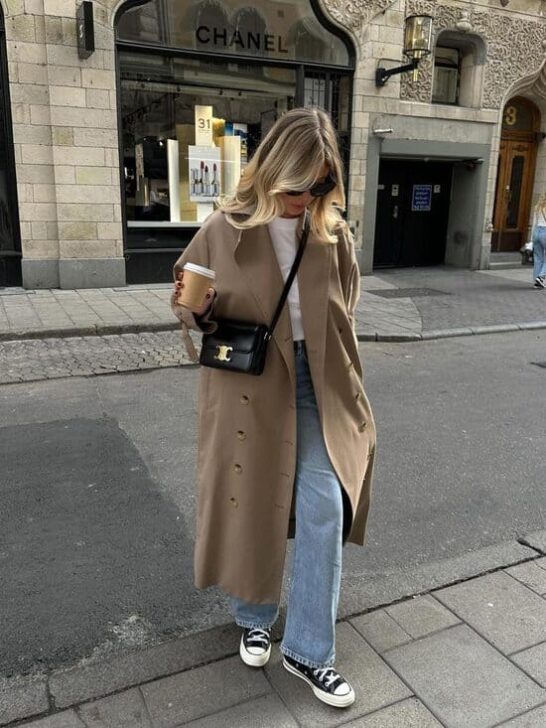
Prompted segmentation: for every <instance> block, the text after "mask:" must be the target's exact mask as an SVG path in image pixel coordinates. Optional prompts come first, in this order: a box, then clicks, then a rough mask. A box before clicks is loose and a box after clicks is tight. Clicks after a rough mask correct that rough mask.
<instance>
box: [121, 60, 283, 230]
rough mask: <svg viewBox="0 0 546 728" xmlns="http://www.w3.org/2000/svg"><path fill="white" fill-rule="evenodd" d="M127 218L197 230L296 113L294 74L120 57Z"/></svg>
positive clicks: (240, 66) (273, 69) (236, 65)
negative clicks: (272, 131)
mask: <svg viewBox="0 0 546 728" xmlns="http://www.w3.org/2000/svg"><path fill="white" fill-rule="evenodd" d="M120 65H121V107H122V120H123V166H124V174H125V191H126V203H127V208H126V215H127V220H128V221H129V222H131V221H146V220H148V221H170V222H192V221H194V222H198V221H200V220H202V219H204V217H206V215H208V214H209V212H210V211H211V210H212V203H213V202H214V200H215V198H217V197H218V196H219V195H221V194H229V193H230V192H233V190H234V189H235V186H236V184H237V181H238V179H239V177H240V174H241V171H242V169H243V168H244V165H245V164H246V162H247V160H248V159H249V157H250V156H251V155H252V153H253V152H254V149H255V148H256V147H257V146H258V144H259V143H260V140H261V139H262V137H263V135H264V134H265V133H266V132H267V131H268V130H269V128H270V127H271V125H272V124H273V122H274V121H275V120H276V119H277V117H278V116H279V115H280V114H282V113H283V112H284V111H287V110H288V109H290V108H292V107H293V106H294V96H295V90H296V72H295V71H294V70H293V69H289V68H276V67H263V66H257V65H250V66H247V65H243V64H240V63H228V64H227V65H226V64H223V63H217V62H216V63H215V62H213V61H209V60H206V61H205V60H201V59H191V58H177V57H169V56H154V55H146V54H131V53H128V52H122V53H121V56H120Z"/></svg>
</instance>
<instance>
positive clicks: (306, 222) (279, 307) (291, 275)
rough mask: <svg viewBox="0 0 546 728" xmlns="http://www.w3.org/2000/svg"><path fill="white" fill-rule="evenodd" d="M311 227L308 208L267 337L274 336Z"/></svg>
mask: <svg viewBox="0 0 546 728" xmlns="http://www.w3.org/2000/svg"><path fill="white" fill-rule="evenodd" d="M310 227H311V215H310V214H309V212H308V211H307V210H306V211H305V220H304V222H303V230H302V233H301V238H300V244H299V246H298V252H297V253H296V257H295V259H294V262H293V263H292V268H291V269H290V273H289V274H288V278H287V279H286V283H285V284H284V288H283V291H282V293H281V297H280V298H279V303H278V304H277V308H276V310H275V313H274V315H273V319H272V320H271V324H270V325H269V328H268V330H267V335H266V336H267V339H270V338H271V337H272V336H273V331H274V330H275V326H276V325H277V321H278V320H279V316H280V315H281V312H282V308H283V306H284V304H285V302H286V299H287V297H288V293H289V291H290V287H291V286H292V283H293V282H294V278H295V277H296V273H297V272H298V268H299V266H300V262H301V259H302V256H303V251H304V250H305V246H306V245H307V238H308V237H309V229H310Z"/></svg>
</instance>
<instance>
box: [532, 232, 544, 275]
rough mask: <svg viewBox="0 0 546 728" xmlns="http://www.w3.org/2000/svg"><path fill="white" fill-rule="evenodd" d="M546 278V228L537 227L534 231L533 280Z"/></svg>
mask: <svg viewBox="0 0 546 728" xmlns="http://www.w3.org/2000/svg"><path fill="white" fill-rule="evenodd" d="M542 276H546V227H544V226H542V225H537V226H536V228H535V229H534V231H533V279H536V278H542Z"/></svg>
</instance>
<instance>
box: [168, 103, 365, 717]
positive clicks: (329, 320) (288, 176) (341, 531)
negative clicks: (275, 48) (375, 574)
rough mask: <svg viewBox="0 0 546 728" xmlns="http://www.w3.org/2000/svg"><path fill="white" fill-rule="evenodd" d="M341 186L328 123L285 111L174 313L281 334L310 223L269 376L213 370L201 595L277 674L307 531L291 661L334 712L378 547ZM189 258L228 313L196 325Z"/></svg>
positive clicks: (206, 406)
mask: <svg viewBox="0 0 546 728" xmlns="http://www.w3.org/2000/svg"><path fill="white" fill-rule="evenodd" d="M341 180H342V166H341V160H340V156H339V150H338V147H337V142H336V136H335V131H334V128H333V126H332V123H331V121H330V119H329V117H328V116H327V115H326V114H325V113H324V112H323V111H320V110H317V109H294V110H292V111H289V112H288V113H286V114H285V115H284V116H283V117H281V118H280V119H279V120H278V121H277V122H276V124H275V125H274V126H273V128H272V129H271V130H270V132H269V133H268V134H267V136H266V137H265V138H264V140H263V141H262V143H261V144H260V146H259V147H258V149H257V151H256V153H255V154H254V156H253V158H252V160H251V161H250V163H249V164H248V166H247V167H246V169H245V171H244V175H243V177H242V178H241V180H240V183H239V185H238V188H237V191H236V192H235V194H234V196H233V197H232V198H231V199H228V200H227V201H224V203H223V204H222V205H221V209H220V210H218V211H216V212H214V213H213V214H212V215H211V216H210V217H209V218H208V219H207V220H206V222H205V223H204V224H203V226H202V228H201V229H200V230H199V232H198V233H197V235H196V236H195V238H194V239H193V240H192V242H191V243H190V245H189V246H188V247H187V249H186V250H185V251H184V254H183V255H182V256H181V258H180V259H179V260H178V262H177V263H176V265H175V277H176V279H177V282H176V288H175V292H174V293H173V299H172V303H173V310H174V311H175V313H176V315H177V316H178V317H179V318H180V319H181V320H182V321H183V322H184V323H185V324H186V325H187V326H189V327H190V328H194V329H200V330H202V331H205V332H207V331H212V330H214V326H215V325H214V318H215V317H219V318H222V317H225V318H232V319H238V320H242V321H249V322H254V323H265V324H269V323H270V321H271V319H272V316H273V313H274V311H275V307H276V304H277V302H278V300H279V298H280V295H281V292H282V289H283V283H284V280H286V278H287V276H288V273H289V271H290V268H291V265H292V262H293V260H294V258H295V255H296V250H297V245H298V241H299V239H300V236H301V230H302V225H303V219H304V217H305V215H306V211H308V215H309V218H310V234H309V238H308V243H307V247H306V248H305V252H304V254H303V258H302V261H301V264H300V267H299V269H298V273H297V276H296V279H295V280H294V283H293V285H292V288H291V290H290V294H289V297H288V301H287V305H285V307H284V310H283V313H282V315H281V317H280V319H279V322H278V324H277V327H276V329H275V332H274V335H273V339H272V340H271V342H270V344H269V348H268V351H267V360H266V365H265V370H264V372H263V374H262V375H261V376H251V375H248V374H241V373H237V372H227V371H219V370H218V369H211V368H206V367H202V369H201V380H200V394H199V396H200V409H199V454H198V472H199V505H198V513H197V531H196V548H195V571H196V585H197V586H198V587H201V588H202V587H206V586H210V585H212V584H216V585H219V586H220V587H221V588H222V589H224V590H225V591H226V592H227V593H228V594H229V595H230V596H231V604H232V610H233V615H234V618H235V621H236V623H237V624H238V625H239V626H240V627H241V628H242V630H243V631H242V635H241V643H240V655H241V658H242V659H243V661H244V662H245V663H246V664H247V665H251V666H253V667H262V666H263V665H265V664H266V663H267V661H268V659H269V656H270V653H271V627H272V625H273V624H274V622H275V620H276V619H277V616H278V602H279V596H280V591H281V582H282V576H283V567H284V560H285V552H286V539H287V536H288V535H289V534H290V535H294V538H295V545H294V559H293V570H292V578H291V587H290V594H289V601H288V608H287V616H286V626H285V630H284V638H283V640H282V644H281V651H282V653H283V664H284V666H285V668H286V669H287V670H289V671H290V672H291V673H293V674H294V675H297V676H298V677H300V678H302V679H303V680H304V681H305V682H306V683H308V684H309V685H310V686H311V688H312V689H313V692H314V693H315V695H316V696H317V697H318V698H319V699H320V700H322V701H324V702H326V703H328V704H329V705H334V706H337V707H346V706H348V705H351V704H352V702H353V701H354V699H355V695H354V691H353V689H352V687H351V686H350V685H349V683H348V682H347V681H346V680H345V679H344V678H343V677H342V676H341V675H340V674H339V673H338V672H336V671H335V669H334V667H333V665H334V659H335V645H334V643H335V621H336V613H337V606H338V597H339V587H340V578H341V550H342V545H343V543H344V542H345V541H346V540H349V541H352V542H354V543H358V544H362V543H363V540H364V531H365V525H366V518H367V513H368V507H369V496H370V486H371V474H372V469H373V459H374V447H375V427H374V422H373V418H372V414H371V411H370V406H369V404H368V400H367V398H366V396H365V394H364V390H363V387H362V369H361V365H360V361H359V357H358V346H357V341H356V337H355V333H354V328H353V326H354V320H353V316H354V310H355V306H356V303H357V301H358V297H359V290H360V289H359V286H360V275H359V271H358V266H357V263H356V259H355V253H354V249H353V243H352V240H351V237H350V234H349V231H348V228H347V225H346V224H345V223H344V222H343V219H342V217H341V214H340V210H341V209H343V207H344V205H345V195H344V191H343V185H342V181H341ZM189 261H191V262H193V263H197V264H200V265H204V266H207V267H209V268H212V269H213V270H215V271H216V282H217V289H216V291H213V289H210V290H209V301H211V300H212V301H213V303H212V305H210V303H209V304H207V305H206V306H204V307H203V308H202V309H201V310H200V311H199V312H198V313H197V315H195V316H194V315H193V314H192V313H191V312H189V311H188V310H186V309H183V308H182V307H180V306H176V304H175V300H176V291H177V290H179V287H180V281H181V271H182V267H183V266H184V264H185V263H186V262H189Z"/></svg>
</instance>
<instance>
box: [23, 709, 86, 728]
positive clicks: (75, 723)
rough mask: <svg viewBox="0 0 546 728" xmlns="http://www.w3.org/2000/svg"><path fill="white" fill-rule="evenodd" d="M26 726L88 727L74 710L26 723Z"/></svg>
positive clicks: (36, 727)
mask: <svg viewBox="0 0 546 728" xmlns="http://www.w3.org/2000/svg"><path fill="white" fill-rule="evenodd" d="M24 728H86V727H85V724H84V723H82V721H81V720H80V719H79V718H78V716H77V715H76V713H75V712H74V711H73V710H66V711H65V712H63V713H57V715H50V716H48V717H47V718H41V719H40V720H35V721H32V723H25V726H24Z"/></svg>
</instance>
